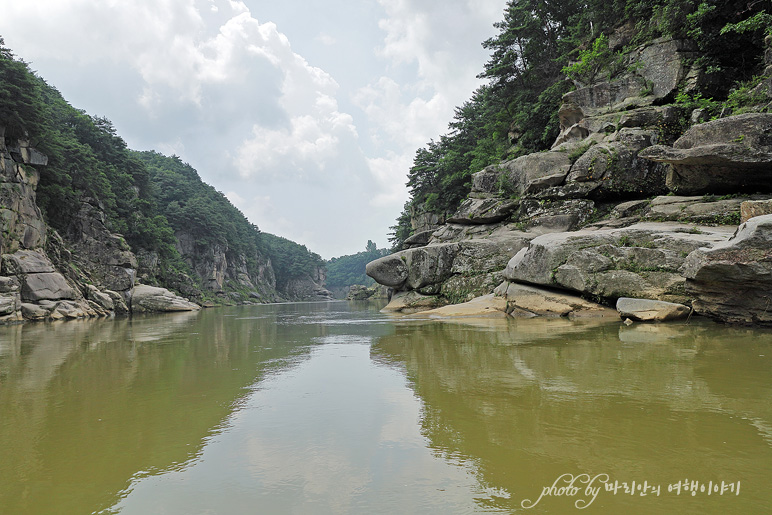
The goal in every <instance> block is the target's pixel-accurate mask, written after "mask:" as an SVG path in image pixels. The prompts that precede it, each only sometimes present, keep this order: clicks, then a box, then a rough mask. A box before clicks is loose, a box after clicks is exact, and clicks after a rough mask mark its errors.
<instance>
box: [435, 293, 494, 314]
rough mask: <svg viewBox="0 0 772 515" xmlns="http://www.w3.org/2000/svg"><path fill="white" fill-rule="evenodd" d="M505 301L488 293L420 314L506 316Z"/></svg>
mask: <svg viewBox="0 0 772 515" xmlns="http://www.w3.org/2000/svg"><path fill="white" fill-rule="evenodd" d="M506 311H507V301H506V299H504V298H502V297H497V296H495V295H493V294H492V293H491V294H488V295H483V296H481V297H477V298H475V299H472V300H470V301H469V302H464V303H462V304H453V305H451V306H443V307H441V308H436V309H430V310H428V311H423V312H422V313H421V316H428V317H431V318H451V317H506V316H507V312H506Z"/></svg>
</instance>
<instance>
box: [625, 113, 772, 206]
mask: <svg viewBox="0 0 772 515" xmlns="http://www.w3.org/2000/svg"><path fill="white" fill-rule="evenodd" d="M639 156H640V157H642V158H644V159H649V160H652V161H657V162H661V163H669V164H671V165H672V169H671V171H670V172H669V173H668V175H667V186H668V188H669V189H671V190H672V191H675V192H679V193H684V194H698V193H735V192H737V191H770V190H772V187H770V184H772V181H771V179H772V114H770V113H747V114H741V115H737V116H730V117H727V118H721V119H718V120H714V121H711V122H706V123H702V124H699V125H695V126H693V127H691V128H690V129H689V130H688V131H686V133H685V134H684V135H683V136H682V137H681V138H679V139H678V140H676V142H675V143H674V144H673V146H672V147H667V146H663V145H654V146H652V147H649V148H647V149H645V150H643V151H641V153H640V154H639Z"/></svg>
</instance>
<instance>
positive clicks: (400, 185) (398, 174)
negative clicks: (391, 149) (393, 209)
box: [367, 154, 412, 207]
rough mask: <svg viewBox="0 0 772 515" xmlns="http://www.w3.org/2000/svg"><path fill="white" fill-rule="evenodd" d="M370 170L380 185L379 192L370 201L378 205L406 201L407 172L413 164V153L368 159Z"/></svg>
mask: <svg viewBox="0 0 772 515" xmlns="http://www.w3.org/2000/svg"><path fill="white" fill-rule="evenodd" d="M367 165H368V167H369V168H370V172H371V173H372V174H373V177H374V178H375V182H376V184H377V185H378V190H377V191H378V193H377V194H376V195H374V196H373V198H372V200H371V201H370V203H371V205H373V206H376V207H383V206H390V205H396V204H399V205H400V206H401V205H402V204H401V203H404V202H405V199H406V198H407V186H405V174H406V171H407V170H409V169H410V166H411V165H412V155H406V154H401V155H394V154H392V155H390V156H388V157H385V158H384V157H376V158H371V159H368V160H367Z"/></svg>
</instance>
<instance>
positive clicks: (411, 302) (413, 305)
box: [381, 291, 445, 313]
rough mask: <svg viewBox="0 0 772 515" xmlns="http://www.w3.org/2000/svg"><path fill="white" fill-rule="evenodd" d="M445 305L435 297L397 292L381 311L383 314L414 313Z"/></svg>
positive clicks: (409, 292) (412, 292) (410, 292)
mask: <svg viewBox="0 0 772 515" xmlns="http://www.w3.org/2000/svg"><path fill="white" fill-rule="evenodd" d="M444 304H445V303H444V302H443V301H442V299H441V298H440V297H438V296H435V295H423V294H421V293H418V292H416V291H398V292H395V293H394V295H393V296H392V297H391V301H390V302H389V303H388V304H387V305H386V307H385V308H383V309H382V310H381V311H383V312H385V313H416V312H418V311H426V310H428V309H434V308H438V307H441V306H443V305H444Z"/></svg>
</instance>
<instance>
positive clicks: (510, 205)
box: [405, 198, 519, 244]
mask: <svg viewBox="0 0 772 515" xmlns="http://www.w3.org/2000/svg"><path fill="white" fill-rule="evenodd" d="M518 205H519V203H518V201H516V200H509V199H501V198H485V199H480V198H468V199H466V200H465V201H464V202H462V203H461V205H460V206H459V208H458V210H456V212H455V213H454V214H453V215H452V216H450V217H449V218H448V220H447V221H448V223H456V224H477V225H481V224H490V223H495V222H499V221H501V220H504V219H505V218H507V217H509V215H511V214H512V213H513V212H514V211H515V210H516V209H517V207H518ZM405 243H406V244H407V240H406V241H405ZM427 243H428V242H427Z"/></svg>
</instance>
